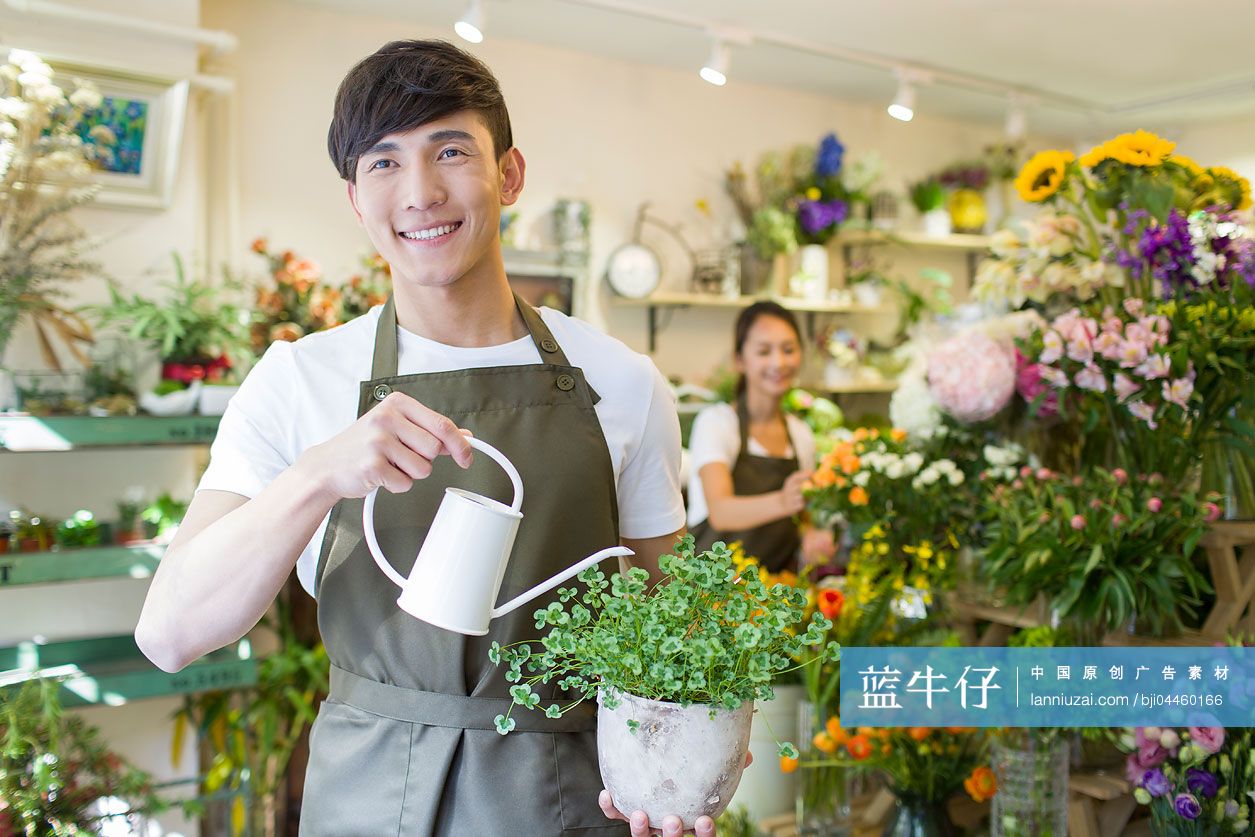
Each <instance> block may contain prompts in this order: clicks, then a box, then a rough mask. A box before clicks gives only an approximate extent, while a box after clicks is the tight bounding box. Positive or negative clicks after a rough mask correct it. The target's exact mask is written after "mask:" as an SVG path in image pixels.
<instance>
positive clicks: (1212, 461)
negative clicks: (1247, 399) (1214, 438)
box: [1200, 417, 1255, 520]
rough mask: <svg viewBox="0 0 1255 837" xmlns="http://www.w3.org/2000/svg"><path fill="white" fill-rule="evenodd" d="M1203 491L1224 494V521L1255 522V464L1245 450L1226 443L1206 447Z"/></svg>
mask: <svg viewBox="0 0 1255 837" xmlns="http://www.w3.org/2000/svg"><path fill="white" fill-rule="evenodd" d="M1243 418H1244V419H1245V418H1246V417H1243ZM1200 488H1201V489H1202V490H1203V491H1204V492H1209V491H1215V492H1217V493H1219V494H1221V495H1223V496H1222V498H1221V499H1220V500H1218V501H1217V505H1219V506H1220V517H1221V519H1223V520H1252V519H1255V462H1252V460H1251V458H1250V457H1249V456H1247V455H1246V454H1245V453H1243V452H1242V451H1241V450H1238V449H1237V448H1234V447H1232V446H1230V445H1226V444H1224V443H1222V442H1212V443H1211V444H1208V445H1207V446H1206V447H1204V449H1203V467H1202V478H1201V480H1200Z"/></svg>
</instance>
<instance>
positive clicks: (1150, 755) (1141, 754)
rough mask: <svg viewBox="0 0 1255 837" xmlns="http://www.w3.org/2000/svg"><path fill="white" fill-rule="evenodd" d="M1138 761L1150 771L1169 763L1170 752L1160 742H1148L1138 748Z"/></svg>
mask: <svg viewBox="0 0 1255 837" xmlns="http://www.w3.org/2000/svg"><path fill="white" fill-rule="evenodd" d="M1221 734H1222V735H1223V733H1221ZM1137 760H1138V762H1139V763H1141V765H1142V767H1144V768H1146V769H1147V770H1149V769H1150V768H1152V767H1158V766H1159V765H1161V764H1163V763H1164V762H1165V761H1167V760H1168V751H1167V750H1165V749H1164V748H1163V747H1161V746H1160V745H1159V742H1158V741H1147V742H1146V743H1145V744H1142V745H1141V746H1140V747H1138V748H1137Z"/></svg>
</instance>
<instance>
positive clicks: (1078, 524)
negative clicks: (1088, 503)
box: [1072, 514, 1085, 532]
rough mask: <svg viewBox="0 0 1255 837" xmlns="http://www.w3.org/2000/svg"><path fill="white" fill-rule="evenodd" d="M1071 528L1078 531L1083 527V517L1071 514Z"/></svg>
mask: <svg viewBox="0 0 1255 837" xmlns="http://www.w3.org/2000/svg"><path fill="white" fill-rule="evenodd" d="M1072 528H1073V529H1076V530H1077V531H1078V532H1079V531H1080V530H1081V529H1084V528H1085V518H1084V517H1082V516H1081V515H1079V514H1074V515H1072Z"/></svg>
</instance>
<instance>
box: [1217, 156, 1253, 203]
mask: <svg viewBox="0 0 1255 837" xmlns="http://www.w3.org/2000/svg"><path fill="white" fill-rule="evenodd" d="M1210 172H1211V174H1213V175H1215V176H1216V177H1218V178H1220V179H1221V180H1227V181H1229V182H1230V183H1232V184H1234V185H1236V186H1237V188H1238V199H1237V200H1236V201H1235V202H1234V209H1237V210H1239V211H1241V210H1244V209H1249V208H1250V206H1251V182H1250V181H1249V180H1247V179H1246V178H1245V177H1243V176H1242V175H1240V174H1238V173H1237V172H1235V171H1234V170H1233V169H1230V168H1226V167H1224V166H1212V167H1211V169H1210Z"/></svg>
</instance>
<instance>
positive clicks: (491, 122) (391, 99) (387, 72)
mask: <svg viewBox="0 0 1255 837" xmlns="http://www.w3.org/2000/svg"><path fill="white" fill-rule="evenodd" d="M463 110H473V111H476V112H478V113H479V115H480V117H481V118H482V119H483V120H484V124H485V125H487V126H488V133H489V134H490V135H491V136H492V144H493V151H494V152H495V153H496V156H497V159H498V160H499V159H501V155H502V154H504V153H506V152H507V151H509V150H510V148H511V147H513V145H514V137H513V135H512V134H511V131H510V114H509V112H507V111H506V106H505V99H504V98H503V97H502V95H501V88H500V86H498V84H497V79H496V78H495V77H494V76H493V74H492V71H491V70H489V69H488V67H487V66H486V65H485V64H484V62H482V61H480V60H479V59H478V58H476V57H475V56H473V55H471V54H470V53H468V52H465V51H463V50H461V49H459V48H457V47H456V46H454V45H453V44H451V43H449V42H447V41H393V42H391V43H389V44H385V45H384V46H383V47H381V48H380V49H379V51H378V52H376V53H374V54H373V55H370V56H368V57H366V58H364V59H362V60H361V61H359V62H358V63H357V66H355V67H354V68H353V69H351V70H349V74H348V75H346V76H345V77H344V81H342V82H340V89H339V90H338V91H337V92H336V102H335V108H334V110H333V112H332V116H331V127H330V128H329V129H328V130H327V153H328V154H330V155H331V162H333V163H335V166H336V170H337V171H339V172H340V177H341V178H343V179H344V180H348V181H355V180H356V173H357V161H358V159H359V158H360V157H361V156H362V155H363V154H364V153H366V152H367V151H368V150H369V149H370V148H372V147H373V146H374V145H375V143H377V142H379V140H380V139H382V138H383V137H385V136H387V135H388V134H395V133H402V132H405V131H411V130H413V129H414V128H417V127H418V126H420V125H425V124H427V123H428V122H433V121H435V120H437V119H442V118H443V117H446V116H449V115H450V114H453V113H457V112H458V111H463Z"/></svg>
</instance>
